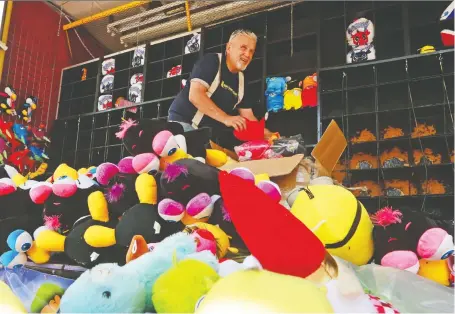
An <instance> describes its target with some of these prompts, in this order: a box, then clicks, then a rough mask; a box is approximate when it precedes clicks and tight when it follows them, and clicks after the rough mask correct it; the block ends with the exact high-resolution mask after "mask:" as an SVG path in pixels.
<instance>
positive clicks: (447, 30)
mask: <svg viewBox="0 0 455 314" xmlns="http://www.w3.org/2000/svg"><path fill="white" fill-rule="evenodd" d="M454 8H455V1H452V3H450V4H449V6H448V7H447V8H446V9H445V10H444V12H443V13H442V15H441V18H440V19H439V20H440V23H441V26H442V28H444V29H443V30H442V31H441V41H442V44H443V45H444V46H445V47H453V46H454V45H455V44H454V38H455V31H454V26H453V15H454V14H453V10H454Z"/></svg>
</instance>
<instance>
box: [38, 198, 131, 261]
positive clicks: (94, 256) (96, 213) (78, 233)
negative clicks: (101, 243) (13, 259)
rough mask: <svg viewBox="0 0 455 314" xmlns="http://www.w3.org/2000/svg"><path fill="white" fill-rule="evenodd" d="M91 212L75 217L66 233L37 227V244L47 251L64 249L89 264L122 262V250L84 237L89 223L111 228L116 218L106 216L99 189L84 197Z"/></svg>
mask: <svg viewBox="0 0 455 314" xmlns="http://www.w3.org/2000/svg"><path fill="white" fill-rule="evenodd" d="M87 202H88V206H89V209H90V213H91V216H88V217H84V218H81V219H80V220H78V221H77V222H76V223H75V224H74V226H73V228H72V229H71V230H70V232H69V233H68V235H67V236H64V235H61V234H59V233H57V232H56V231H54V230H49V229H47V228H45V227H41V228H39V229H37V230H36V231H35V241H36V244H37V246H38V247H39V248H41V249H43V250H46V251H48V252H65V253H66V255H68V257H69V258H70V259H71V260H73V261H74V262H76V263H77V264H79V265H81V266H83V267H87V268H91V267H93V266H95V265H97V264H100V263H119V264H124V263H125V254H126V250H125V249H124V248H123V247H121V246H118V245H115V244H113V245H110V246H106V247H102V248H100V247H93V246H90V245H89V244H87V242H86V241H85V240H84V234H85V232H86V231H87V230H88V229H89V228H90V227H92V226H102V227H107V228H115V226H116V224H117V222H118V220H117V219H115V218H112V217H109V212H108V205H107V202H106V199H105V198H104V195H103V193H102V192H101V191H96V192H92V193H91V194H90V195H89V197H88V200H87Z"/></svg>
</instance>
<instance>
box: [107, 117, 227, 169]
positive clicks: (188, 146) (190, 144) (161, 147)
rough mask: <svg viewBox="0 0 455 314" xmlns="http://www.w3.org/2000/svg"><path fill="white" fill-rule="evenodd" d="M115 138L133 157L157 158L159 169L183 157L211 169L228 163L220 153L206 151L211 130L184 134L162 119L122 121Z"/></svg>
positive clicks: (178, 125)
mask: <svg viewBox="0 0 455 314" xmlns="http://www.w3.org/2000/svg"><path fill="white" fill-rule="evenodd" d="M120 129H121V130H120V132H118V133H116V136H117V138H119V139H122V142H123V145H124V146H125V148H126V149H127V150H128V152H129V153H130V154H131V155H133V156H136V155H139V154H142V153H154V154H155V155H156V156H158V157H159V158H160V162H161V166H160V169H162V170H164V169H165V167H166V165H168V164H171V163H173V162H174V161H176V160H179V159H182V158H188V157H193V158H196V159H199V160H201V161H204V162H207V163H208V164H212V165H214V166H217V167H218V166H221V165H223V164H224V163H225V162H226V161H227V157H226V154H224V153H223V152H221V151H216V150H212V149H207V148H206V146H207V145H208V143H209V140H210V137H211V130H210V129H208V128H201V129H198V130H193V131H190V132H184V130H183V127H182V125H181V124H179V123H177V122H168V121H166V120H163V119H141V120H139V121H133V120H131V119H130V120H125V121H124V122H123V123H122V125H121V126H120Z"/></svg>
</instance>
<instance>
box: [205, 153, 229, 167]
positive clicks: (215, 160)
mask: <svg viewBox="0 0 455 314" xmlns="http://www.w3.org/2000/svg"><path fill="white" fill-rule="evenodd" d="M206 152H207V156H206V158H205V160H206V163H207V164H208V165H210V166H213V167H217V168H218V167H221V166H223V165H224V164H225V163H227V160H228V158H227V155H226V153H225V152H222V151H220V150H217V149H207V150H206Z"/></svg>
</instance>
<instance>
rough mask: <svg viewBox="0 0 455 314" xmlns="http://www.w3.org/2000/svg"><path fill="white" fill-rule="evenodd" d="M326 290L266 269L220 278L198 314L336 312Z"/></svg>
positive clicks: (201, 305)
mask: <svg viewBox="0 0 455 314" xmlns="http://www.w3.org/2000/svg"><path fill="white" fill-rule="evenodd" d="M325 293H326V292H325V289H323V288H318V287H317V286H316V285H314V284H313V283H311V282H310V281H308V280H305V279H302V278H298V277H293V276H287V275H280V274H277V273H272V272H269V271H265V270H255V269H253V270H244V271H236V272H234V273H232V274H230V275H228V276H227V277H224V278H221V279H220V280H219V281H218V282H217V283H216V284H215V285H214V286H213V287H212V289H211V290H210V291H209V293H208V294H207V295H206V296H205V297H204V298H203V299H202V300H201V301H200V302H199V303H198V304H197V309H196V313H201V314H202V313H204V314H205V313H333V309H332V306H331V305H330V303H329V301H328V300H327V298H326V296H325Z"/></svg>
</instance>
